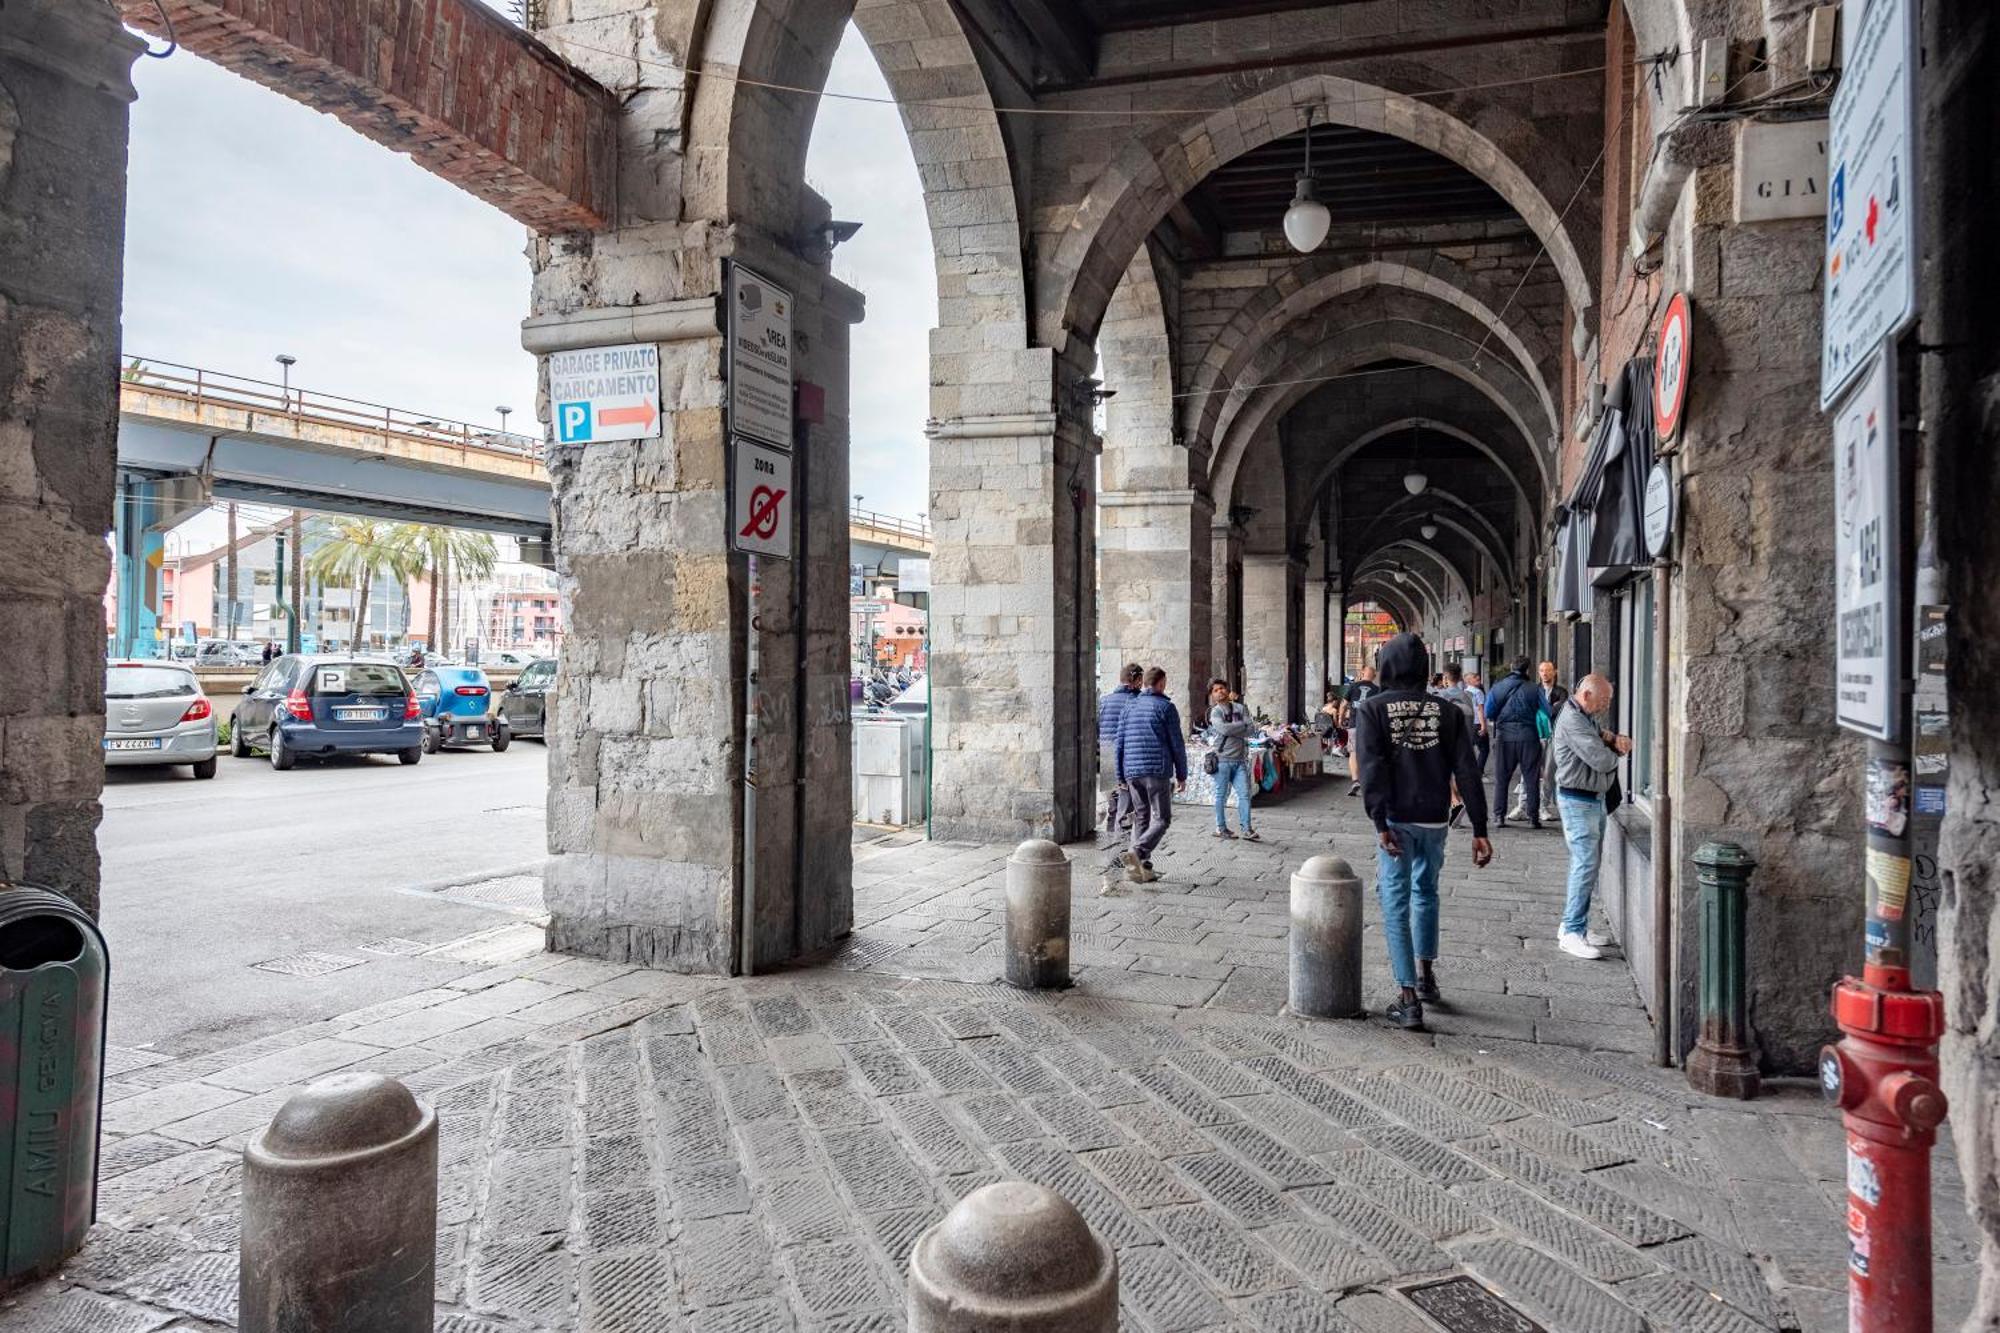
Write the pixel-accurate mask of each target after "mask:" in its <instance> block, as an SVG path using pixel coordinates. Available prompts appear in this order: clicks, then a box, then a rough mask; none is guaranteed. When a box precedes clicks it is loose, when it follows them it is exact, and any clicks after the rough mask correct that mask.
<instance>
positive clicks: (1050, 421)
mask: <svg viewBox="0 0 2000 1333" xmlns="http://www.w3.org/2000/svg"><path fill="white" fill-rule="evenodd" d="M1055 433H1056V414H1055V413H1053V412H999V413H993V414H991V415H978V416H962V417H952V418H950V419H949V420H946V421H936V420H933V421H927V422H925V423H924V434H925V435H926V436H928V437H929V438H931V439H933V440H1004V439H1017V438H1020V437H1023V436H1051V435H1054V434H1055Z"/></svg>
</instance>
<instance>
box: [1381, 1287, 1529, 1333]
mask: <svg viewBox="0 0 2000 1333" xmlns="http://www.w3.org/2000/svg"><path fill="white" fill-rule="evenodd" d="M1403 1294H1404V1295H1405V1296H1407V1297H1409V1298H1410V1302H1411V1303H1412V1304H1413V1305H1415V1306H1416V1307H1417V1308H1418V1309H1419V1310H1422V1311H1423V1312H1424V1313H1425V1314H1427V1315H1429V1316H1430V1317H1431V1318H1433V1319H1435V1320H1437V1321H1438V1323H1440V1324H1442V1325H1443V1326H1444V1327H1445V1328H1446V1329H1447V1330H1449V1333H1548V1330H1547V1329H1545V1328H1543V1327H1542V1326H1541V1325H1540V1324H1538V1323H1536V1322H1535V1321H1534V1320H1532V1319H1530V1318H1528V1316H1526V1315H1524V1314H1522V1313H1521V1312H1520V1311H1519V1310H1516V1309H1515V1308H1514V1307H1513V1306H1511V1305H1509V1304H1507V1302H1505V1301H1503V1300H1501V1299H1500V1298H1499V1297H1498V1296H1495V1295H1494V1294H1493V1293H1492V1292H1490V1291H1488V1290H1487V1289H1486V1288H1484V1287H1482V1286H1480V1285H1479V1284H1478V1283H1477V1282H1475V1281H1473V1280H1472V1279H1471V1278H1469V1277H1452V1278H1446V1279H1445V1280H1444V1281H1442V1282H1427V1283H1425V1284H1424V1285H1422V1286H1420V1287H1404V1288H1403Z"/></svg>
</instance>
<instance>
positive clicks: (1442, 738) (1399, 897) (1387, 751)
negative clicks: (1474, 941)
mask: <svg viewBox="0 0 2000 1333" xmlns="http://www.w3.org/2000/svg"><path fill="white" fill-rule="evenodd" d="M1375 664H1376V668H1377V670H1378V673H1379V674H1380V676H1381V678H1382V692H1381V693H1380V694H1377V695H1376V696H1374V697H1373V698H1371V699H1369V700H1367V701H1366V702H1364V703H1362V704H1361V705H1360V706H1359V707H1357V708H1356V709H1355V711H1354V742H1353V744H1354V753H1355V755H1356V757H1357V761H1358V766H1359V771H1360V774H1361V799H1362V803H1363V804H1364V805H1366V806H1367V808H1368V817H1369V818H1370V819H1372V820H1374V821H1375V831H1376V837H1377V842H1378V846H1377V847H1376V850H1375V870H1376V875H1375V892H1376V895H1377V896H1378V897H1379V898H1380V899H1381V900H1382V933H1383V934H1384V935H1385V936H1386V937H1387V939H1388V946H1389V970H1390V971H1391V972H1393V973H1394V974H1395V978H1396V985H1397V987H1398V989H1399V994H1398V995H1397V998H1396V1003H1394V1004H1392V1005H1390V1006H1389V1011H1388V1014H1389V1018H1390V1020H1391V1021H1392V1022H1395V1023H1397V1024H1399V1025H1400V1026H1402V1027H1404V1028H1407V1029H1409V1030H1411V1031H1422V1030H1423V1026H1424V1006H1423V1002H1424V1001H1425V1000H1431V1001H1437V1000H1439V999H1441V998H1442V996H1441V995H1440V994H1439V992H1438V984H1437V976H1436V974H1435V973H1434V972H1433V971H1432V968H1431V964H1432V962H1433V961H1434V960H1435V959H1436V958H1437V952H1438V873H1439V872H1440V871H1441V870H1443V869H1444V848H1445V838H1446V835H1447V834H1448V833H1449V832H1450V829H1449V828H1448V826H1447V821H1448V820H1449V819H1450V816H1451V784H1452V779H1453V778H1457V779H1458V792H1459V796H1460V798H1461V799H1463V800H1464V802H1465V810H1466V814H1467V815H1468V816H1469V817H1470V818H1471V820H1472V863H1473V864H1474V865H1479V866H1483V865H1485V864H1486V863H1487V862H1488V861H1490V860H1492V859H1493V844H1492V843H1490V842H1488V841H1487V840H1486V795H1485V792H1484V791H1483V790H1482V789H1481V783H1480V781H1479V760H1478V758H1477V756H1476V755H1474V753H1473V750H1472V728H1471V726H1470V725H1469V724H1468V723H1467V722H1466V719H1465V713H1464V711H1463V710H1461V709H1460V708H1459V707H1458V705H1457V704H1455V703H1453V702H1452V701H1451V700H1449V699H1440V698H1438V697H1437V696H1436V695H1433V694H1429V693H1427V692H1426V691H1425V689H1424V682H1425V681H1426V680H1428V679H1429V677H1430V653H1429V652H1428V651H1426V650H1425V648H1424V641H1423V640H1422V639H1420V638H1418V637H1417V636H1416V635H1414V634H1398V635H1397V636H1396V637H1395V638H1393V639H1391V640H1389V642H1388V643H1386V644H1384V645H1382V651H1381V652H1380V653H1378V654H1376V658H1375ZM1419 966H1421V967H1422V969H1423V971H1422V975H1421V977H1419V975H1418V971H1417V969H1418V967H1419Z"/></svg>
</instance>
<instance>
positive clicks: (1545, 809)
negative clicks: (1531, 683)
mask: <svg viewBox="0 0 2000 1333" xmlns="http://www.w3.org/2000/svg"><path fill="white" fill-rule="evenodd" d="M1538 674H1539V675H1540V676H1541V680H1542V693H1543V695H1545V696H1546V697H1547V698H1548V701H1549V703H1548V707H1547V709H1545V710H1544V712H1543V716H1544V717H1546V718H1547V719H1548V725H1547V726H1546V727H1545V728H1543V734H1544V736H1545V737H1546V739H1545V740H1544V741H1543V743H1542V818H1543V819H1554V818H1555V817H1556V747H1555V723H1556V718H1557V717H1558V716H1560V715H1561V713H1562V706H1563V705H1564V704H1566V703H1568V702H1569V691H1568V690H1567V689H1564V688H1563V685H1562V682H1561V681H1559V680H1557V679H1556V664H1555V663H1554V662H1544V663H1542V665H1541V669H1540V671H1539V673H1538Z"/></svg>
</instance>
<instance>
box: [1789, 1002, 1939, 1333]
mask: <svg viewBox="0 0 2000 1333" xmlns="http://www.w3.org/2000/svg"><path fill="white" fill-rule="evenodd" d="M1863 976H1864V978H1865V979H1864V980H1861V981H1856V980H1855V979H1854V978H1853V977H1848V978H1847V979H1845V980H1844V981H1842V982H1841V983H1840V984H1839V985H1838V986H1836V987H1834V991H1833V1017H1834V1021H1835V1022H1836V1023H1838V1024H1839V1025H1840V1030H1841V1031H1842V1032H1844V1033H1846V1034H1847V1035H1846V1036H1845V1037H1844V1038H1842V1039H1841V1041H1840V1043H1839V1044H1838V1045H1834V1046H1827V1047H1824V1048H1823V1049H1822V1050H1821V1051H1820V1057H1819V1072H1820V1086H1821V1088H1822V1090H1823V1091H1824V1092H1825V1093H1826V1096H1827V1099H1828V1100H1829V1101H1831V1102H1833V1103H1834V1104H1835V1105H1836V1106H1838V1107H1840V1109H1841V1110H1842V1111H1843V1112H1845V1115H1844V1117H1843V1119H1844V1120H1845V1122H1846V1126H1847V1244H1848V1252H1847V1327H1848V1330H1849V1333H1930V1330H1931V1145H1932V1144H1933V1143H1935V1142H1936V1141H1937V1127H1938V1125H1939V1124H1940V1123H1942V1122H1943V1120H1944V1117H1945V1097H1944V1093H1943V1091H1942V1090H1941V1089H1940V1088H1939V1087H1938V1083H1937V1078H1938V1055H1937V1044H1938V1039H1939V1038H1940V1037H1942V1036H1943V1035H1944V997H1943V996H1942V995H1939V994H1938V993H1937V992H1936V991H1913V990H1910V989H1909V988H1908V987H1909V973H1908V971H1907V970H1905V969H1901V968H1878V967H1876V966H1874V965H1873V964H1871V965H1869V966H1868V967H1867V968H1866V969H1865V971H1864V973H1863ZM1878 982H1886V983H1888V985H1889V986H1890V987H1896V988H1895V989H1889V988H1885V987H1884V986H1883V985H1881V984H1878Z"/></svg>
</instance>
